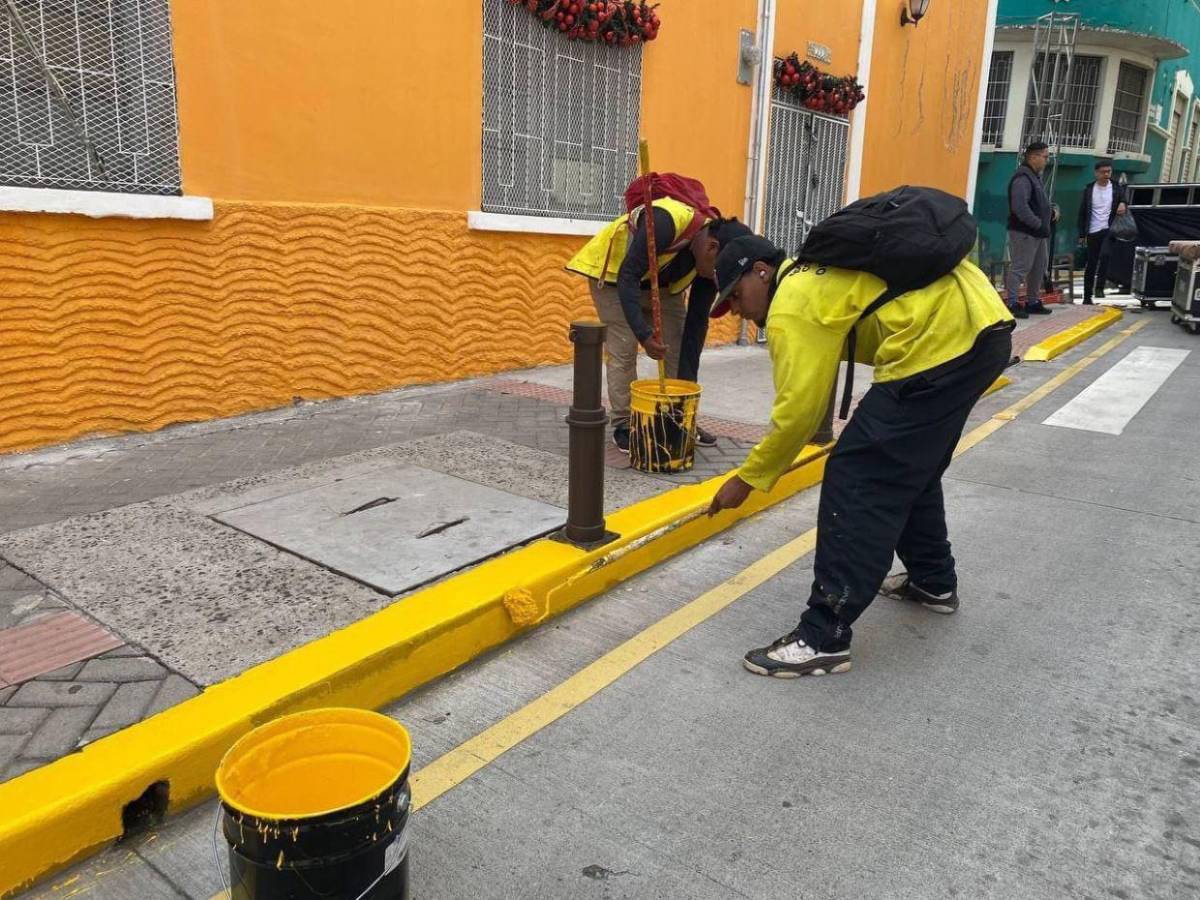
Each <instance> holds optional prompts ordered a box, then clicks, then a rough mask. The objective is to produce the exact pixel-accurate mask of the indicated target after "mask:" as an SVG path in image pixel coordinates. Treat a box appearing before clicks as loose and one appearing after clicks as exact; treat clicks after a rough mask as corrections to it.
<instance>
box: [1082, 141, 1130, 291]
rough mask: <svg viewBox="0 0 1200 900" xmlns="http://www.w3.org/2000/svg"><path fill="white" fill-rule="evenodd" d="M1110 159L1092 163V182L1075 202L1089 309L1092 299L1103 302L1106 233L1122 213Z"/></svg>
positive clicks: (1119, 186) (1120, 193)
mask: <svg viewBox="0 0 1200 900" xmlns="http://www.w3.org/2000/svg"><path fill="white" fill-rule="evenodd" d="M1112 175H1113V164H1112V160H1110V159H1101V160H1099V161H1097V163H1096V180H1095V181H1093V182H1092V183H1091V184H1089V185H1088V186H1087V187H1086V188H1084V189H1083V196H1082V197H1080V199H1079V246H1081V247H1086V248H1087V267H1086V268H1085V269H1084V271H1083V302H1084V304H1086V305H1088V306H1091V305H1092V297H1093V296H1095V297H1097V298H1099V299H1101V300H1103V299H1104V283H1105V281H1107V280H1108V279H1107V275H1108V272H1107V269H1108V229H1109V227H1110V226H1111V225H1112V223H1113V220H1114V219H1116V217H1117V216H1123V215H1125V212H1126V206H1125V185H1123V184H1117V183H1116V182H1114V181H1113V180H1112Z"/></svg>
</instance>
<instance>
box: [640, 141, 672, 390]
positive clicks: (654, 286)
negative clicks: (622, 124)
mask: <svg viewBox="0 0 1200 900" xmlns="http://www.w3.org/2000/svg"><path fill="white" fill-rule="evenodd" d="M638 156H639V157H640V159H641V164H642V175H643V177H645V178H646V205H645V206H644V207H643V208H642V221H643V222H645V223H646V258H647V259H648V261H649V263H650V310H651V312H652V313H653V316H654V339H655V340H656V341H658V343H659V344H660V345H661V344H662V343H663V337H662V304H661V303H660V302H659V298H658V247H657V246H656V243H655V239H654V181H653V179H652V178H650V177H649V176H650V142H649V141H640V142H639V143H638ZM658 391H659V393H660V394H662V395H663V396H664V397H665V396H666V394H667V362H666V360H665V359H660V360H659V361H658Z"/></svg>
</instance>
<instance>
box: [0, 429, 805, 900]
mask: <svg viewBox="0 0 1200 900" xmlns="http://www.w3.org/2000/svg"><path fill="white" fill-rule="evenodd" d="M828 451H829V447H828V446H827V447H807V448H805V450H804V452H803V453H801V455H800V457H799V458H798V459H797V460H796V463H795V465H794V466H793V467H792V469H791V471H789V472H788V473H787V474H786V475H785V476H784V477H783V478H782V479H780V481H779V483H778V484H777V485H776V486H775V489H774V490H772V491H771V492H770V493H768V494H763V493H760V492H757V491H756V492H754V493H753V494H751V496H750V498H749V499H747V501H746V502H745V504H744V505H743V506H742V507H741V508H740V509H737V510H730V511H726V512H723V513H721V514H720V515H718V516H716V517H714V518H709V517H707V516H705V515H704V512H705V511H706V509H707V507H708V504H709V502H710V501H711V499H712V496H713V494H714V492H715V491H716V489H717V487H718V486H719V485H720V484H721V483H723V482H724V480H725V478H726V477H727V476H721V477H719V478H713V479H710V480H709V481H706V482H703V483H701V484H696V485H687V486H684V487H679V488H676V489H674V490H671V491H667V492H665V493H663V494H660V495H658V496H656V497H651V498H649V499H647V500H643V501H642V502H640V503H636V504H634V505H633V506H630V507H627V508H625V509H623V510H620V511H619V512H617V513H615V514H613V515H612V516H610V517H609V519H608V527H609V529H610V530H611V531H615V532H616V533H618V534H620V535H621V538H620V539H619V540H617V541H614V542H613V543H612V544H609V545H606V546H605V547H602V548H600V549H597V550H593V551H590V552H589V551H584V550H580V549H578V548H576V547H573V546H570V545H568V544H562V543H558V542H556V541H552V540H540V541H537V542H535V543H533V544H530V545H529V546H527V547H523V548H521V549H519V550H515V551H513V552H511V553H508V554H506V555H504V556H501V557H498V558H496V559H493V560H489V561H488V562H485V563H483V564H481V565H479V566H477V567H476V568H474V569H471V570H469V571H467V572H464V573H462V574H459V575H456V576H454V577H452V578H449V579H447V580H445V581H443V582H441V583H439V584H435V585H433V586H431V587H429V588H426V589H425V590H422V591H419V592H418V593H416V594H413V595H411V596H408V597H405V598H404V599H402V600H400V601H398V602H396V603H394V604H393V605H391V606H389V607H388V608H386V609H384V610H382V611H380V612H378V613H376V614H374V615H372V616H370V617H368V618H366V619H363V620H362V621H360V622H356V623H355V624H353V625H350V626H349V627H347V628H344V629H342V630H341V631H337V632H335V633H333V634H330V635H328V636H326V637H323V638H320V639H319V640H316V641H313V642H312V643H310V644H306V645H305V646H303V647H298V648H297V649H295V650H292V651H291V652H289V653H285V654H284V655H283V656H280V657H278V658H276V659H273V660H271V661H269V662H266V663H263V664H262V665H259V666H255V667H254V668H252V669H249V670H247V671H246V672H243V673H242V674H241V675H238V676H236V677H235V678H231V679H230V680H229V681H226V682H223V683H221V684H218V685H214V686H213V687H211V688H209V689H208V690H206V691H205V692H204V693H202V694H201V695H199V696H198V697H194V698H192V699H191V700H187V701H185V702H183V703H181V704H179V705H178V706H175V707H172V708H171V709H169V710H167V711H165V712H163V713H160V714H159V715H157V716H154V717H153V718H151V719H147V720H146V721H144V722H140V723H138V724H136V725H133V726H131V727H130V728H126V729H124V730H122V731H120V732H117V733H116V734H114V735H112V736H110V737H107V738H103V739H102V740H99V741H97V742H95V743H93V744H89V745H88V746H87V747H85V748H84V749H83V750H81V751H79V752H78V753H74V754H72V755H70V756H66V757H63V758H62V759H60V760H58V761H56V762H53V763H50V764H49V765H46V766H43V767H42V768H39V769H35V770H33V771H31V772H29V773H27V774H25V775H22V776H20V777H18V778H15V779H13V780H12V781H9V782H6V783H4V784H2V785H0V811H3V814H2V816H0V861H2V862H0V896H7V895H8V894H9V893H12V892H15V891H17V890H20V889H23V888H25V887H28V886H29V885H31V884H32V883H33V882H34V881H35V880H37V879H39V878H42V877H43V876H45V875H48V874H50V873H51V872H53V871H56V870H58V869H61V868H63V867H64V866H68V865H70V864H71V863H73V862H75V861H77V860H79V859H81V858H82V857H84V856H86V855H88V854H89V853H91V852H93V851H95V850H97V849H99V848H100V847H102V846H104V845H106V844H109V843H111V842H112V841H114V840H116V839H117V838H118V837H120V836H121V832H122V825H121V811H122V809H123V807H124V806H125V805H126V804H128V803H130V802H132V801H134V800H136V799H137V798H138V797H140V796H141V795H142V793H143V792H144V791H145V790H146V789H147V788H148V787H150V786H151V785H153V784H156V783H158V782H166V783H167V784H168V785H169V788H170V794H169V798H170V799H169V807H168V811H169V812H170V813H176V812H179V811H181V810H183V809H186V808H187V807H189V806H192V805H193V804H195V803H197V802H199V801H200V800H202V799H204V798H206V797H208V796H209V795H211V794H212V792H213V775H214V773H215V771H216V767H217V764H218V762H220V759H221V757H222V755H223V754H224V753H225V751H226V750H227V749H228V748H229V747H230V746H231V745H232V744H233V743H234V741H236V740H237V739H238V738H240V737H241V736H242V735H244V734H246V733H247V732H248V731H249V730H250V729H252V728H254V727H256V726H258V725H261V724H263V723H265V722H269V721H271V720H272V719H275V718H278V717H279V716H281V715H285V714H287V713H293V712H299V711H302V710H305V709H313V708H316V707H321V706H357V707H363V708H368V709H377V708H379V707H382V706H384V705H386V704H388V703H391V702H393V701H395V700H396V699H397V698H399V697H401V696H403V695H404V694H406V693H407V692H409V691H411V690H413V689H414V688H416V687H418V686H420V685H422V684H425V683H427V682H429V681H431V680H433V679H435V678H438V677H440V676H442V675H445V674H446V673H447V672H450V671H453V670H454V669H456V668H458V667H459V666H461V665H463V664H465V663H467V662H469V661H470V660H472V659H474V658H475V657H476V656H479V655H480V654H481V653H484V652H485V651H487V650H490V649H491V648H493V647H496V646H498V645H500V644H503V643H504V642H506V641H508V640H511V639H512V638H513V637H515V636H516V635H518V634H520V633H521V632H522V631H525V630H528V628H530V627H532V625H533V624H536V623H537V622H540V621H543V620H544V619H546V618H549V617H553V616H556V615H558V614H560V613H563V612H565V611H567V610H569V609H571V608H572V607H574V606H576V605H578V604H579V603H581V602H583V601H584V600H587V599H589V598H591V597H594V596H596V595H598V594H601V593H603V592H605V591H607V590H609V589H610V588H612V587H613V585H615V584H617V583H619V582H621V581H623V580H625V579H627V578H629V577H631V576H633V575H636V574H638V573H639V572H642V571H644V570H646V569H649V568H650V567H652V566H654V565H657V564H658V563H660V562H662V561H663V560H665V559H668V558H669V557H671V556H674V555H676V554H678V553H680V552H681V551H683V550H686V549H688V548H689V547H692V546H695V545H696V544H698V543H700V542H702V541H704V540H707V539H708V538H710V537H712V536H713V535H714V534H717V533H719V532H721V531H724V530H725V529H727V528H729V527H730V526H732V525H734V524H735V523H737V522H738V521H740V520H742V519H744V518H746V517H748V516H751V515H753V514H754V513H756V512H759V511H760V510H763V509H766V508H768V507H771V506H774V505H775V504H777V503H780V502H782V501H783V500H786V499H788V498H789V497H791V496H793V495H795V494H797V493H798V492H800V491H802V490H804V489H806V488H809V487H812V486H813V485H815V484H817V483H818V482H820V480H821V477H822V475H823V473H824V469H825V458H826V455H827V453H828ZM518 623H521V624H518Z"/></svg>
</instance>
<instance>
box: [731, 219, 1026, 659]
mask: <svg viewBox="0 0 1200 900" xmlns="http://www.w3.org/2000/svg"><path fill="white" fill-rule="evenodd" d="M716 277H717V284H718V286H719V292H720V293H719V295H718V301H717V305H716V306H715V307H714V309H713V316H719V315H722V314H724V313H725V312H726V311H728V310H732V311H733V312H734V313H735V314H737V315H739V316H741V317H742V318H745V319H749V320H751V321H753V322H755V323H757V324H758V325H760V327H761V326H765V328H766V332H767V346H768V349H769V351H770V354H771V365H772V368H773V370H774V380H775V391H776V398H775V403H774V406H773V408H772V411H771V429H770V431H769V433H768V434H767V436H766V437H765V438H763V440H762V441H761V442H759V444H758V445H757V446H756V447H755V448H754V449H753V450H752V451H751V452H750V455H749V457H748V458H747V459H746V461H745V463H743V465H742V466H741V468H740V469H739V470H738V472H737V474H735V475H733V476H732V477H731V478H730V479H729V480H728V481H726V482H725V484H724V485H722V487H721V488H720V490H719V491H718V492H717V495H716V497H715V498H714V499H713V502H712V506H711V508H710V510H709V512H710V514H715V513H717V512H719V511H720V510H723V509H732V508H735V507H737V506H740V505H741V504H742V502H743V501H744V500H745V499H746V497H747V496H748V495H749V494H750V492H751V491H752V490H760V491H768V490H770V489H771V488H772V487H773V486H774V485H775V482H776V481H778V479H779V477H780V476H781V475H783V473H784V472H786V471H787V469H788V467H789V466H790V465H791V464H792V462H793V461H794V460H795V458H796V456H797V454H798V453H799V452H800V450H801V449H802V448H803V447H804V445H805V443H806V442H808V441H809V439H810V438H811V437H812V436H813V434H814V433H815V431H816V430H817V428H818V426H819V425H820V423H821V420H822V418H823V417H824V413H825V410H826V406H827V404H828V402H829V396H830V392H831V391H832V389H833V386H834V383H835V380H836V378H837V369H838V361H839V359H840V357H841V355H842V351H843V348H844V347H845V345H846V342H847V338H848V337H849V334H850V331H851V329H855V331H856V342H855V343H856V360H857V361H858V362H861V363H865V364H868V365H872V366H874V367H875V383H874V384H873V385H872V387H871V388H870V389H869V390H868V391H867V393H866V395H865V396H864V397H863V399H862V401H861V402H860V403H859V405H858V407H857V409H856V410H855V412H854V415H853V417H852V418H851V420H850V422H849V423H848V425H847V427H846V429H845V431H844V432H843V433H842V435H841V437H840V438H839V439H838V442H837V444H836V446H835V447H834V450H833V453H832V454H831V455H830V457H829V460H828V462H827V464H826V467H825V476H824V482H823V485H822V488H821V503H820V509H819V512H818V515H817V549H816V558H815V560H814V566H813V569H814V575H815V580H814V584H813V587H812V592H811V594H810V596H809V600H808V608H807V609H806V610H805V612H804V614H803V616H802V617H801V620H800V624H799V625H798V626H797V627H796V628H795V629H793V630H792V631H790V632H788V633H787V634H785V635H784V636H783V637H781V638H779V639H778V640H777V641H775V642H774V643H772V644H770V645H768V646H766V647H763V648H761V649H756V650H752V651H750V652H749V653H748V654H746V657H745V666H746V668H747V669H749V670H750V671H751V672H755V673H757V674H760V675H773V676H776V677H784V678H795V677H798V676H801V675H824V674H827V673H834V672H845V671H848V670H849V669H850V639H851V637H852V631H851V626H852V625H853V623H854V621H855V620H856V619H857V618H858V617H859V616H860V615H861V614H862V613H863V611H864V610H865V609H866V608H867V606H868V605H869V604H870V603H871V601H872V600H874V598H875V596H876V594H877V593H879V592H880V588H881V586H882V587H883V588H884V593H885V594H890V595H891V596H895V597H897V598H900V599H907V600H912V601H915V602H917V603H920V604H922V605H923V606H925V607H926V608H928V609H930V610H932V611H934V612H940V613H952V612H955V611H956V610H957V608H958V593H957V589H958V585H957V577H956V573H955V568H954V557H953V556H952V555H951V552H950V542H949V540H948V537H947V529H946V511H945V506H944V504H943V500H942V473H943V472H945V470H946V467H947V466H948V465H949V464H950V460H951V457H952V455H953V452H954V448H955V445H956V444H957V443H958V439H959V437H960V435H961V434H962V431H963V428H964V426H965V425H966V421H967V416H968V414H969V413H970V411H971V408H972V407H973V406H974V405H975V403H976V401H978V400H979V398H980V397H981V396H982V395H983V392H984V391H985V390H986V389H987V388H988V386H989V385H991V384H992V382H994V381H995V380H996V378H997V377H998V376H999V375H1000V373H1001V372H1002V371H1003V370H1004V368H1005V366H1006V365H1007V364H1008V362H1009V360H1010V358H1011V354H1012V336H1011V332H1012V328H1013V325H1014V322H1013V317H1012V314H1011V313H1010V312H1009V311H1008V309H1007V308H1006V307H1005V305H1004V303H1003V302H1002V301H1001V300H1000V298H999V296H998V295H997V293H996V290H995V288H993V287H992V285H991V284H990V283H989V282H988V279H987V277H986V276H985V275H984V274H983V273H982V272H981V271H979V269H978V268H976V267H975V266H974V265H972V264H971V263H970V262H969V261H967V260H963V261H962V262H960V263H959V264H958V266H957V267H956V268H955V269H954V270H953V271H952V272H950V274H948V275H946V276H944V277H942V278H940V279H938V280H937V281H935V282H933V283H932V284H930V285H929V286H928V287H925V288H921V289H919V290H914V291H911V292H909V293H905V294H901V295H900V296H898V297H896V298H895V299H893V300H891V301H890V302H888V303H887V304H886V305H883V306H881V307H879V308H878V310H877V311H875V312H874V313H873V314H872V315H870V316H867V317H865V318H862V315H863V312H864V310H866V309H867V307H868V306H870V305H871V303H872V301H874V300H875V299H876V298H877V297H879V296H880V295H881V294H883V293H884V291H885V289H886V287H887V286H886V285H885V284H884V282H883V281H881V280H880V279H879V278H877V277H875V276H874V275H871V274H868V273H866V272H858V271H851V270H848V269H839V268H834V267H829V266H822V265H820V264H819V263H816V262H802V263H799V264H795V263H793V261H791V260H789V259H786V258H785V254H784V253H783V251H781V250H779V249H778V248H777V247H775V246H774V245H773V244H772V243H771V242H770V241H768V240H766V239H765V238H761V237H758V236H757V235H753V236H750V237H742V238H738V239H737V240H735V241H733V242H731V243H730V244H729V245H728V246H726V247H725V248H724V249H723V250H722V251H721V254H720V256H719V257H718V259H717V264H716ZM860 319H861V320H860ZM893 554H897V555H899V557H900V560H901V562H902V563H903V564H904V565H905V567H906V569H907V572H906V573H905V574H904V575H901V576H893V577H892V578H891V579H888V583H887V584H884V580H885V577H886V576H887V574H888V572H889V571H890V570H891V567H892V560H893Z"/></svg>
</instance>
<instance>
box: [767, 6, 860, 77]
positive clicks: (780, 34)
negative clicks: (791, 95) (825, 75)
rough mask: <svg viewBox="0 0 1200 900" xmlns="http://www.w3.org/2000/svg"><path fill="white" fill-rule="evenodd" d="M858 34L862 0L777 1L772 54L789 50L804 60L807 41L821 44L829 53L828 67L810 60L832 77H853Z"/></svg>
mask: <svg viewBox="0 0 1200 900" xmlns="http://www.w3.org/2000/svg"><path fill="white" fill-rule="evenodd" d="M861 31H862V0H840V2H825V0H778V3H777V11H776V14H775V55H776V56H787V55H788V54H789V53H791V52H792V51H793V50H795V51H796V52H797V53H799V54H800V58H801V59H804V58H805V54H806V52H807V50H808V42H809V41H815V42H816V43H818V44H824V45H825V46H826V47H828V48H829V49H830V51H831V52H832V54H833V61H832V62H830V63H829V64H828V65H826V64H825V63H822V62H818V61H815V60H810V62H813V63H814V65H816V66H818V67H819V68H821V69H824V70H826V71H828V72H831V73H832V74H834V75H855V74H857V71H856V70H857V69H858V41H859V36H860V34H861Z"/></svg>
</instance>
